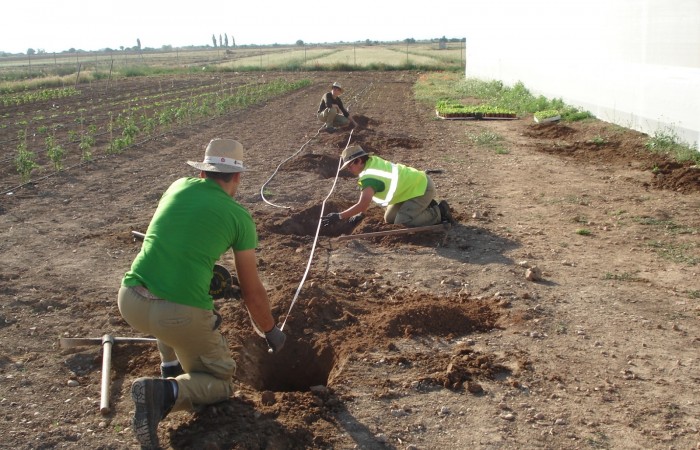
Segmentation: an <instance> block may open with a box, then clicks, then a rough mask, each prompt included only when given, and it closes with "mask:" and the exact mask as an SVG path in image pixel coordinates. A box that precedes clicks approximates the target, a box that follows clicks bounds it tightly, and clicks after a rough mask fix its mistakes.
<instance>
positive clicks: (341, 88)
mask: <svg viewBox="0 0 700 450" xmlns="http://www.w3.org/2000/svg"><path fill="white" fill-rule="evenodd" d="M331 87H332V88H338V89H340V90H341V91H342V90H343V86H341V85H340V83H338V82H337V81H336V82H335V83H333V86H331Z"/></svg>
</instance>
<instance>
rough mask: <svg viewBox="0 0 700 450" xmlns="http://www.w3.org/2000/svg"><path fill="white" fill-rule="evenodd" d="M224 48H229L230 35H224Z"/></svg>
mask: <svg viewBox="0 0 700 450" xmlns="http://www.w3.org/2000/svg"><path fill="white" fill-rule="evenodd" d="M224 47H226V48H228V34H224Z"/></svg>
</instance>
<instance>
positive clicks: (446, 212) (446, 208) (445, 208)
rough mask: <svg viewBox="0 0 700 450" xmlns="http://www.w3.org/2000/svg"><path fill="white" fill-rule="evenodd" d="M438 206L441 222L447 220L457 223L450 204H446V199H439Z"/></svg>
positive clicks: (452, 223)
mask: <svg viewBox="0 0 700 450" xmlns="http://www.w3.org/2000/svg"><path fill="white" fill-rule="evenodd" d="M438 208H440V218H441V219H442V221H443V222H449V223H450V224H451V225H454V224H455V223H457V221H456V220H455V219H454V217H452V213H451V212H450V205H448V204H447V201H445V200H441V201H440V203H438Z"/></svg>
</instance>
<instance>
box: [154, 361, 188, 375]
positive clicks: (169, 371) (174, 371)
mask: <svg viewBox="0 0 700 450" xmlns="http://www.w3.org/2000/svg"><path fill="white" fill-rule="evenodd" d="M183 373H185V371H184V370H183V369H182V366H181V365H180V363H179V362H178V363H177V365H175V366H163V364H161V365H160V377H161V378H175V377H177V376H178V375H182V374H183Z"/></svg>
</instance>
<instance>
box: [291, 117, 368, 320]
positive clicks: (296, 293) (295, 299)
mask: <svg viewBox="0 0 700 450" xmlns="http://www.w3.org/2000/svg"><path fill="white" fill-rule="evenodd" d="M353 131H355V130H354V129H353V130H352V131H350V136H348V142H347V144H345V148H346V149H347V148H348V146H349V145H350V141H351V140H352V133H353ZM342 165H343V158H340V159H339V160H338V169H337V170H336V172H335V178H334V179H333V185H332V186H331V190H330V191H329V192H328V195H326V197H325V198H324V199H323V202H322V203H321V213H320V216H319V220H318V225H317V226H316V235H315V236H314V242H313V244H312V245H311V254H310V255H309V261H308V262H307V263H306V270H305V271H304V275H303V276H302V277H301V281H300V282H299V286H298V287H297V290H296V292H295V293H294V297H292V304H291V305H289V310H288V311H287V315H286V316H285V317H284V321H283V322H282V325H281V326H280V330H284V326H285V325H286V324H287V319H289V314H291V312H292V308H294V305H295V304H296V302H297V298H298V297H299V292H301V288H302V286H303V285H304V282H305V281H306V277H307V275H308V274H309V270H310V269H311V262H312V261H313V259H314V252H315V251H316V243H317V242H318V235H319V233H320V231H321V222H322V219H323V212H324V209H325V208H326V201H327V200H328V199H329V198H330V196H331V194H333V191H334V190H335V185H336V183H337V182H338V175H339V174H340V168H341V167H342Z"/></svg>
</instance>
